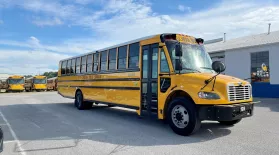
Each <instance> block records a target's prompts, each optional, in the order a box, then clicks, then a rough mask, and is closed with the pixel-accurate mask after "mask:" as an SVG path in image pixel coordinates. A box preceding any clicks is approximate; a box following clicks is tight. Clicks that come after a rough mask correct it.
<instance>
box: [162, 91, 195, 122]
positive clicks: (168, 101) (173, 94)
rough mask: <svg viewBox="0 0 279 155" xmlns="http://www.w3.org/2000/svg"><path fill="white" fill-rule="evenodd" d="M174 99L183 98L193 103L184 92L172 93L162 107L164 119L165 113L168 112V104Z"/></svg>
mask: <svg viewBox="0 0 279 155" xmlns="http://www.w3.org/2000/svg"><path fill="white" fill-rule="evenodd" d="M176 97H184V98H188V99H190V100H191V101H192V102H193V103H195V102H194V100H193V99H192V97H191V96H190V95H189V94H188V93H186V92H185V91H182V90H176V91H174V92H172V93H171V94H170V95H169V96H168V98H167V99H166V102H165V107H164V119H166V116H167V111H168V107H169V103H170V102H171V101H172V100H173V99H175V98H176Z"/></svg>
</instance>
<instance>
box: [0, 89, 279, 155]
mask: <svg viewBox="0 0 279 155" xmlns="http://www.w3.org/2000/svg"><path fill="white" fill-rule="evenodd" d="M257 100H261V101H262V102H261V103H258V104H257V105H256V107H255V114H254V116H253V117H250V118H246V119H244V120H243V121H241V122H240V123H239V124H236V125H235V126H232V127H226V126H222V125H219V124H218V123H217V122H203V124H202V126H201V129H200V130H199V131H198V132H197V133H195V134H194V135H192V136H190V137H183V136H179V135H176V134H175V133H173V132H172V130H171V129H170V128H169V127H168V125H167V124H164V123H163V122H161V121H159V120H155V119H149V118H143V119H139V118H138V117H137V114H136V113H135V112H134V111H132V110H126V109H121V108H108V107H106V106H97V107H93V108H92V109H91V110H87V111H79V110H77V109H76V108H75V107H74V105H73V100H71V99H65V98H63V97H61V96H59V95H58V94H57V92H41V93H9V94H8V93H2V94H0V110H1V111H0V125H1V127H2V128H3V131H4V151H3V152H2V154H4V155H8V154H9V155H11V154H23V155H24V154H28V155H29V154H52V155H54V154H65V155H70V154H75V155H76V154H94V155H103V154H127V155H130V154H138V155H143V154H148V155H152V154H171V155H175V154H177V155H181V154H189V155H190V154H191V155H194V154H195V155H196V154H197V155H199V154H200V155H204V154H212V155H213V154H214V155H216V154H220V155H224V154H239V155H240V154H243V155H247V154H251V155H255V154H269V155H271V154H274V155H278V154H279V147H278V146H279V102H278V101H279V100H278V99H277V100H276V99H257Z"/></svg>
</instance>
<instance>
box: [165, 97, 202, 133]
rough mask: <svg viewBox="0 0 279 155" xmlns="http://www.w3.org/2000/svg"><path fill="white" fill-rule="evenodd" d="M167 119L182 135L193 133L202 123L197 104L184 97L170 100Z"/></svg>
mask: <svg viewBox="0 0 279 155" xmlns="http://www.w3.org/2000/svg"><path fill="white" fill-rule="evenodd" d="M167 119H168V124H169V125H170V127H171V129H172V130H173V131H174V132H175V133H176V134H178V135H182V136H188V135H191V134H193V133H194V132H196V131H197V130H198V129H199V128H200V125H201V121H200V120H199V118H198V114H197V111H196V107H195V104H194V103H193V102H192V101H191V100H189V99H187V98H182V97H178V98H175V99H174V100H172V101H171V102H170V104H169V108H168V111H167Z"/></svg>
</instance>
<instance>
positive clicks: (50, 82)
mask: <svg viewBox="0 0 279 155" xmlns="http://www.w3.org/2000/svg"><path fill="white" fill-rule="evenodd" d="M47 90H54V91H56V90H57V77H53V78H49V79H47Z"/></svg>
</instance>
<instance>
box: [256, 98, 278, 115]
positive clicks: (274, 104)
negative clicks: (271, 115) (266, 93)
mask: <svg viewBox="0 0 279 155" xmlns="http://www.w3.org/2000/svg"><path fill="white" fill-rule="evenodd" d="M254 100H255V101H260V103H256V104H255V107H265V108H269V109H270V110H271V111H274V112H279V99H275V98H274V99H273V98H255V99H254Z"/></svg>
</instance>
